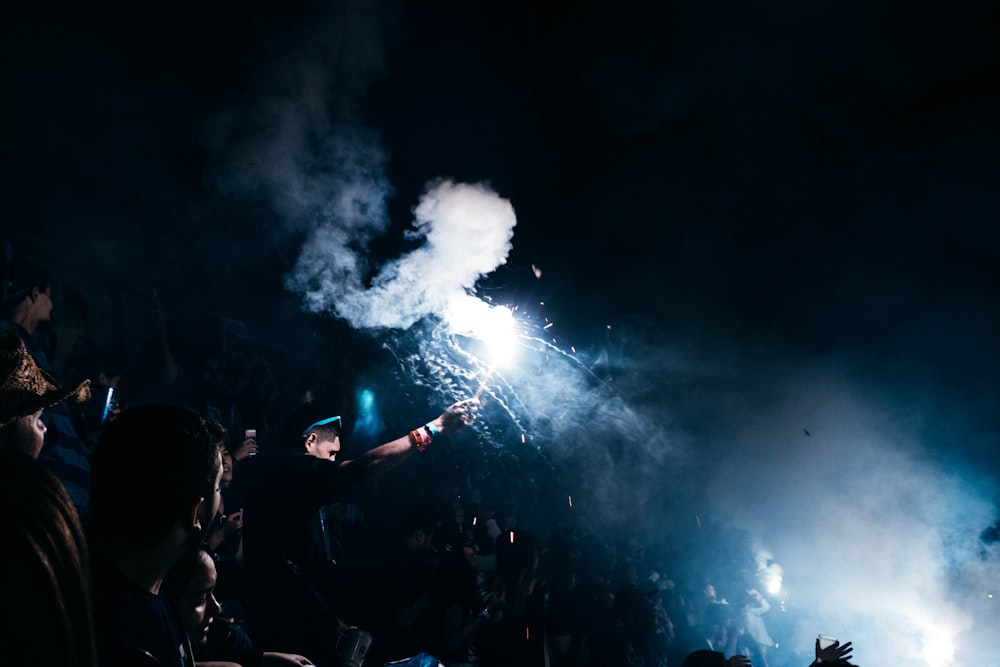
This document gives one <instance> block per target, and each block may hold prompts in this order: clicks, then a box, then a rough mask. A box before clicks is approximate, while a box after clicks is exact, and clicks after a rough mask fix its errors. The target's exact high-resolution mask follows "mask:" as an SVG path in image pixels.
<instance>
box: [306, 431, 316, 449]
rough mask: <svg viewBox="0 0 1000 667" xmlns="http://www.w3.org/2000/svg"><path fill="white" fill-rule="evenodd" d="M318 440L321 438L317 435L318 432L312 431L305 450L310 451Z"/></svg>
mask: <svg viewBox="0 0 1000 667" xmlns="http://www.w3.org/2000/svg"><path fill="white" fill-rule="evenodd" d="M317 440H319V437H318V436H317V435H316V433H310V434H309V435H307V436H306V441H305V451H307V452H308V451H309V450H310V449H312V446H313V445H315V444H316V441H317Z"/></svg>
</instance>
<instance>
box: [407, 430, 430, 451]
mask: <svg viewBox="0 0 1000 667" xmlns="http://www.w3.org/2000/svg"><path fill="white" fill-rule="evenodd" d="M410 442H412V443H413V446H414V447H416V448H417V451H418V452H422V451H424V450H425V449H427V445H429V444H431V434H430V432H429V431H428V430H427V428H426V427H423V426H422V427H420V428H416V429H413V430H412V431H410Z"/></svg>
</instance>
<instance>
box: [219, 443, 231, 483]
mask: <svg viewBox="0 0 1000 667" xmlns="http://www.w3.org/2000/svg"><path fill="white" fill-rule="evenodd" d="M232 481H233V455H232V454H230V453H229V451H228V450H223V452H222V477H221V484H222V486H228V485H229V484H230V483H231V482H232Z"/></svg>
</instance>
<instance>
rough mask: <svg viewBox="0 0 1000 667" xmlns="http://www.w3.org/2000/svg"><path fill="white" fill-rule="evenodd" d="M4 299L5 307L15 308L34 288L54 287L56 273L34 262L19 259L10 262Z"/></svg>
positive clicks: (43, 289) (4, 288)
mask: <svg viewBox="0 0 1000 667" xmlns="http://www.w3.org/2000/svg"><path fill="white" fill-rule="evenodd" d="M3 280H4V284H3V285H2V287H3V300H4V304H3V305H4V307H5V308H13V307H14V305H15V304H18V303H20V302H21V301H23V300H24V298H25V297H26V296H28V294H30V293H31V290H32V288H34V287H37V288H38V289H40V290H42V291H45V289H46V288H49V287H53V286H54V285H55V282H56V279H55V274H54V273H52V272H51V271H49V270H48V269H45V268H43V267H41V266H38V265H37V264H34V263H32V262H29V261H26V260H23V259H17V260H13V261H11V263H10V267H9V270H8V272H7V275H5V276H4V278H3Z"/></svg>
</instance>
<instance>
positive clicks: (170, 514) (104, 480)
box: [90, 405, 225, 545]
mask: <svg viewBox="0 0 1000 667" xmlns="http://www.w3.org/2000/svg"><path fill="white" fill-rule="evenodd" d="M224 434H225V430H224V429H223V428H222V427H221V426H220V425H218V424H217V423H214V422H209V421H208V420H206V419H205V418H203V417H201V416H200V415H199V414H198V413H196V412H194V411H193V410H190V409H188V408H184V407H180V406H174V405H144V406H139V407H135V408H131V409H130V410H126V411H125V412H123V413H122V414H121V415H119V416H118V417H117V418H116V419H115V420H114V421H112V422H110V423H109V424H108V426H107V427H106V428H105V429H104V432H103V433H102V434H101V438H100V440H99V441H98V443H97V447H96V448H95V450H94V456H93V460H92V461H91V487H92V488H91V497H90V514H91V517H90V520H91V528H92V529H93V531H94V534H95V535H97V536H100V537H104V538H108V539H111V540H114V541H122V542H127V543H129V544H135V545H147V544H150V543H153V542H155V541H156V540H158V539H160V538H162V537H163V535H164V534H165V533H166V532H167V531H168V530H169V529H170V528H171V526H173V525H174V523H175V522H176V521H178V520H183V519H184V518H185V514H186V513H187V512H189V511H190V509H191V507H192V503H195V502H197V500H198V499H199V498H211V497H212V496H211V494H213V493H215V486H214V485H215V480H216V476H217V475H218V473H219V466H220V460H221V459H220V457H221V453H222V444H223V439H224Z"/></svg>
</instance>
